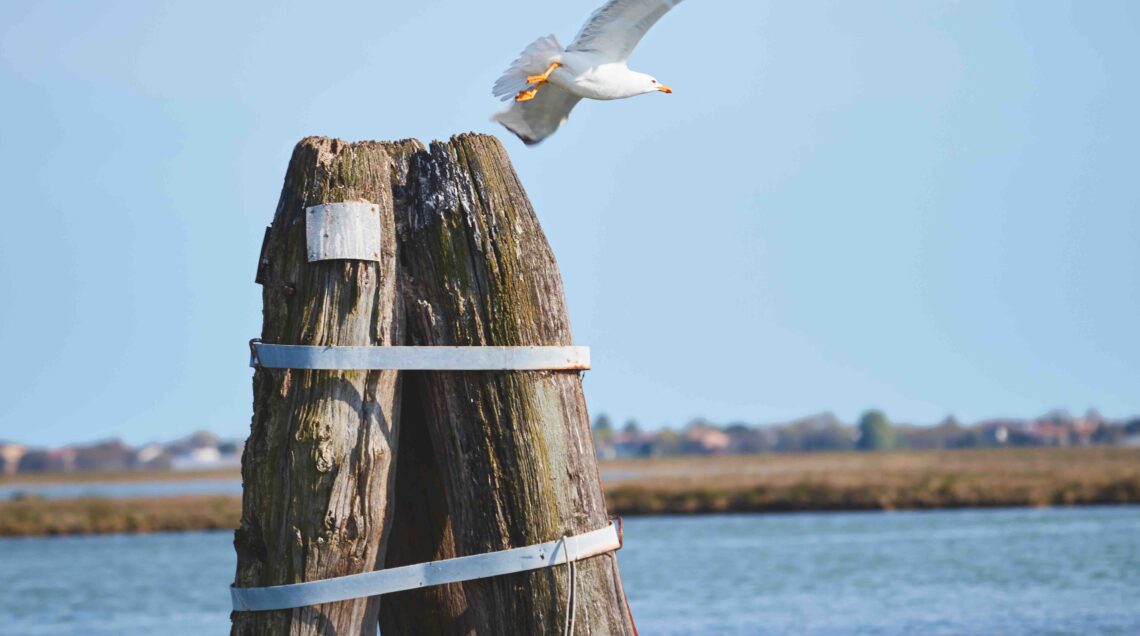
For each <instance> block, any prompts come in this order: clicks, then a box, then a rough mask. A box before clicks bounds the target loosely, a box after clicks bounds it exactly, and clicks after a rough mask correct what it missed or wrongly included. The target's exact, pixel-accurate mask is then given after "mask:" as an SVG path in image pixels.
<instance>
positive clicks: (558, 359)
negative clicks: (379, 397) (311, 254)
mask: <svg viewBox="0 0 1140 636" xmlns="http://www.w3.org/2000/svg"><path fill="white" fill-rule="evenodd" d="M249 347H250V353H251V358H250V362H249V365H250V366H251V367H258V366H260V367H265V368H268V369H326V370H345V371H349V370H376V369H399V370H403V371H541V370H551V371H582V370H585V369H589V368H590V348H589V347H310V346H302V345H276V344H265V343H263V342H260V341H258V340H253V341H251V342H250V343H249Z"/></svg>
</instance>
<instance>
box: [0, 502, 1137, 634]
mask: <svg viewBox="0 0 1140 636" xmlns="http://www.w3.org/2000/svg"><path fill="white" fill-rule="evenodd" d="M231 538H232V534H231V533H229V532H209V533H172V534H154V535H143V536H130V535H114V536H101V537H74V538H45V539H39V538H37V539H0V570H2V578H0V615H3V616H4V617H5V621H4V625H3V627H2V628H0V631H3V632H4V633H12V634H143V633H147V634H149V633H162V634H177V635H182V634H185V635H198V634H220V633H225V632H226V631H227V630H228V626H229V615H228V611H229V609H228V602H229V594H228V591H227V589H226V588H227V586H228V584H229V583H230V581H231V580H232V576H233V564H234V556H233V547H232V544H231ZM625 539H626V545H625V548H624V549H623V550H622V551H621V552H620V553H619V554H620V556H619V561H620V564H621V569H622V578H623V580H624V581H625V585H626V591H627V592H628V594H629V597H630V602H631V606H632V608H633V615H634V617H635V619H636V620H637V623H638V628H639V629H640V631H641V633H642V634H646V635H647V636H650V635H653V634H818V635H830V634H869V635H870V634H874V635H884V636H892V635H903V634H1026V635H1028V634H1121V635H1123V634H1140V507H1135V506H1130V507H1096V508H1067V509H1040V510H1033V509H1025V510H959V511H931V512H896V513H834V514H831V513H828V514H787V515H736V516H701V517H645V518H633V519H629V520H627V521H626V527H625ZM8 630H10V632H9V631H8Z"/></svg>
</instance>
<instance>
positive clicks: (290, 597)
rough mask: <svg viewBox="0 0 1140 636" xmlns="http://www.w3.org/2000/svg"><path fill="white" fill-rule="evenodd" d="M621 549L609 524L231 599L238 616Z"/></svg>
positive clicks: (240, 591)
mask: <svg viewBox="0 0 1140 636" xmlns="http://www.w3.org/2000/svg"><path fill="white" fill-rule="evenodd" d="M620 547H621V539H620V537H619V533H618V529H617V526H616V525H615V524H614V523H610V524H609V525H608V526H606V527H604V528H601V529H600V530H594V531H592V532H587V533H585V534H580V535H577V536H573V537H566V538H565V539H557V540H554V541H548V542H546V543H540V544H538V545H532V546H527V547H525V548H512V549H510V550H500V551H498V552H490V553H487V554H477V555H474V556H465V557H458V558H455V559H444V560H442V561H431V562H428V563H418V564H416V565H405V566H403V567H398V568H391V569H388V570H377V571H375V572H365V573H363V574H351V575H349V576H341V577H337V578H335V579H324V580H321V581H312V582H309V583H293V584H291V585H275V586H272V587H231V588H230V596H231V597H232V598H233V606H234V611H235V612H248V611H262V610H279V609H290V608H293V607H305V606H307V605H319V604H321V603H332V602H335V601H347V600H349V599H354V598H365V597H368V596H377V595H380V594H390V593H392V592H401V591H403V590H413V589H417V588H421V587H429V586H432V585H444V584H446V583H459V582H460V581H470V580H473V579H482V578H487V577H490V576H500V575H503V574H513V573H515V572H527V571H530V570H538V569H541V568H548V567H552V566H555V565H561V564H563V563H569V562H571V560H570V559H568V554H573V555H574V558H573V559H572V560H573V561H581V560H582V559H587V558H590V557H593V556H597V555H599V554H605V553H606V552H612V551H614V550H617V549H618V548H620Z"/></svg>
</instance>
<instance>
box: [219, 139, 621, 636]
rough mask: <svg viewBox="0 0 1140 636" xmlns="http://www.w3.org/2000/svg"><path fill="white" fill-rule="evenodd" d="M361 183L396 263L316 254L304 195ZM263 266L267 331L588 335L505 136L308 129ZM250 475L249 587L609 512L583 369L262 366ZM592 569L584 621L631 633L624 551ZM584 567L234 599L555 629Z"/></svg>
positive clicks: (270, 625)
mask: <svg viewBox="0 0 1140 636" xmlns="http://www.w3.org/2000/svg"><path fill="white" fill-rule="evenodd" d="M358 199H364V200H367V201H370V202H373V203H375V204H376V205H377V206H378V215H379V217H380V218H379V222H380V224H381V230H382V231H381V237H382V249H381V257H380V262H379V263H376V262H371V261H355V260H333V261H319V262H308V259H307V252H306V248H305V246H306V240H305V233H306V229H305V221H304V216H305V208H306V207H308V206H314V205H319V204H327V203H336V202H342V201H353V200H358ZM258 281H259V282H261V283H262V284H263V285H264V290H263V297H264V307H265V309H264V327H263V330H262V340H263V341H264V342H266V343H274V344H308V345H373V346H376V345H395V344H419V345H508V346H512V345H569V344H572V339H571V335H570V325H569V320H568V318H567V315H566V308H565V300H564V298H563V291H562V282H561V277H560V275H559V272H558V268H557V265H556V264H555V262H554V258H553V255H552V254H551V251H550V247H549V245H547V243H546V239H545V237H544V236H543V234H542V230H541V228H540V227H539V225H538V220H537V218H536V217H535V214H534V211H533V210H532V209H531V206H530V202H529V201H528V200H527V198H526V194H525V192H524V191H523V189H522V186H521V185H520V184H519V182H518V178H517V176H516V175H515V173H514V170H513V168H512V167H511V165H510V161H509V159H508V158H507V155H506V152H505V151H504V150H503V148H502V146H501V145H500V144H499V142H498V141H497V140H496V139H494V138H493V137H487V136H481V135H461V136H459V137H455V138H453V139H452V140H451V142H450V143H435V144H432V146H431V147H430V148H429V149H426V150H425V149H424V148H423V147H422V146H421V145H419V144H418V143H417V142H414V141H409V142H400V143H391V144H387V143H374V142H373V143H359V144H346V143H344V142H340V141H335V140H330V139H323V138H310V139H306V140H303V141H302V142H301V143H300V144H299V145H298V146H297V149H296V150H295V152H294V155H293V159H292V161H291V162H290V165H289V170H288V173H287V176H286V180H285V186H284V188H283V190H282V194H281V202H280V204H279V205H278V209H277V213H276V215H275V217H274V221H273V226H272V228H271V230H270V231H269V232H268V234H267V237H266V245H265V248H264V249H263V253H262V264H261V266H260V267H259V273H258ZM405 320H407V321H408V322H407V333H406V334H405ZM401 382H402V383H403V385H404V386H403V387H402V388H401V386H400V383H401ZM401 395H402V399H403V400H404V404H403V408H402V409H401ZM401 410H403V413H400V411H401ZM401 419H402V420H403V421H402V422H401V423H399V425H398V424H397V423H398V422H399V421H400V420H401ZM401 430H402V431H403V432H401ZM397 437H398V438H399V441H398V443H397ZM397 445H398V446H399V447H400V452H399V453H397V452H396V449H397ZM397 466H398V469H397ZM242 477H243V481H244V488H245V494H244V498H243V514H242V524H241V527H240V529H239V530H238V531H237V533H236V535H235V540H234V545H235V548H236V549H237V555H238V564H237V576H236V581H235V584H236V585H238V586H242V587H259V586H266V585H279V584H283V583H294V582H301V581H313V580H318V579H325V578H331V577H336V576H343V575H347V574H355V573H359V572H367V571H371V570H374V569H378V568H381V567H394V566H397V565H406V564H411V563H420V562H424V561H431V560H435V559H443V558H450V557H454V556H465V555H474V554H483V553H487V552H492V551H496V550H502V549H507V548H513V547H522V546H528V545H532V544H535V543H542V542H546V541H552V540H556V539H558V538H560V537H563V536H567V535H575V534H581V533H584V532H588V531H591V530H596V529H599V528H602V527H604V526H605V525H606V524H607V523H609V519H608V517H607V514H606V510H605V501H604V499H603V496H602V489H601V484H600V480H599V477H598V470H597V465H596V463H595V459H594V450H593V445H592V442H591V438H590V429H589V419H588V416H587V413H586V406H585V400H584V396H583V393H582V383H581V377H580V376H579V374H578V373H576V372H546V371H542V372H539V371H498V372H492V371H478V372H462V373H459V372H450V373H443V372H424V373H404V374H401V377H399V378H398V377H397V375H396V373H394V372H391V371H384V372H376V371H373V372H363V371H285V370H274V369H259V370H257V371H256V373H255V375H254V418H253V423H252V427H251V432H250V438H249V441H248V442H247V444H246V449H245V455H244V457H243V460H242ZM394 484H395V485H394ZM394 488H395V490H394ZM393 510H395V517H393ZM389 537H390V538H389ZM576 568H577V583H576V585H575V586H574V589H575V598H576V601H575V607H576V620H575V625H576V630H575V631H576V632H577V633H604V634H632V633H633V625H632V619H631V618H630V616H629V614H628V610H627V608H626V605H625V598H624V592H623V590H622V586H621V579H620V575H619V573H618V568H617V562H616V559H615V558H614V555H612V554H607V555H602V556H598V557H593V558H590V559H587V560H584V561H581V562H579V563H578V564H577V566H576ZM566 573H567V570H566V569H565V568H564V567H559V568H555V569H546V570H538V571H534V572H528V573H521V574H513V575H508V576H501V577H494V578H488V579H480V580H474V581H466V582H463V583H458V584H453V585H447V586H442V587H436V588H427V589H423V590H415V591H409V592H402V593H398V594H391V595H388V596H385V597H384V600H383V602H382V603H381V602H380V601H379V600H378V599H375V598H374V599H358V600H354V601H345V602H340V603H329V604H325V605H321V606H316V607H306V608H299V609H296V610H283V611H270V612H245V613H235V614H234V615H233V629H232V633H234V634H332V633H335V634H341V635H342V636H343V635H346V634H372V633H374V632H375V629H376V626H377V623H378V622H379V624H380V625H381V627H382V630H383V633H384V634H385V636H391V635H393V634H395V635H399V634H437V633H442V634H468V633H477V634H487V635H492V634H493V635H499V634H505V635H514V634H519V635H522V634H527V635H529V634H538V633H557V632H559V631H561V630H562V629H563V628H564V626H565V618H566V609H567V603H568V601H569V592H570V588H569V586H568V585H567V583H566ZM381 614H382V616H380V615H381ZM378 616H380V618H379V619H378Z"/></svg>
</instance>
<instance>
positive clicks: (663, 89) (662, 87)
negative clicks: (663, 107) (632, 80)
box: [657, 84, 673, 93]
mask: <svg viewBox="0 0 1140 636" xmlns="http://www.w3.org/2000/svg"><path fill="white" fill-rule="evenodd" d="M657 90H659V91H661V92H662V93H672V92H673V89H671V88H669V87H668V86H666V85H664V84H662V85H660V86H658V87H657Z"/></svg>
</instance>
